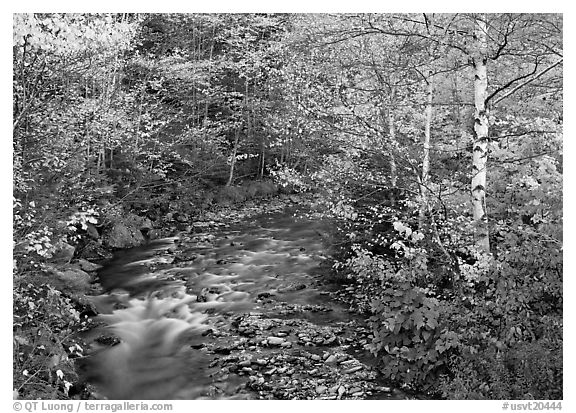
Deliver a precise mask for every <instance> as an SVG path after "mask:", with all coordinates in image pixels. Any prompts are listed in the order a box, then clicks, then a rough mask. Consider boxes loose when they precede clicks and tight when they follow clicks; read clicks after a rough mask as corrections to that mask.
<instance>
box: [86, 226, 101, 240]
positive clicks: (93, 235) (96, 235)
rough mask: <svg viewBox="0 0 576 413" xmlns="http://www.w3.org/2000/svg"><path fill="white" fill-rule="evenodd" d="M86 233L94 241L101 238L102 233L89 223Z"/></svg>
mask: <svg viewBox="0 0 576 413" xmlns="http://www.w3.org/2000/svg"><path fill="white" fill-rule="evenodd" d="M86 233H87V234H88V236H89V237H90V238H92V239H98V238H100V233H99V232H98V230H97V229H96V227H95V226H94V224H92V223H90V222H88V223H87V224H86Z"/></svg>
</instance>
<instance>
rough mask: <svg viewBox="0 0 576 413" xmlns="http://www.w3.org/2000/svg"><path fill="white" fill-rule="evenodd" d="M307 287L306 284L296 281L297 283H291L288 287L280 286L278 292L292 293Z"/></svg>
mask: <svg viewBox="0 0 576 413" xmlns="http://www.w3.org/2000/svg"><path fill="white" fill-rule="evenodd" d="M305 288H306V284H301V283H295V284H290V285H288V286H286V287H280V288H278V292H279V293H292V292H295V291H300V290H303V289H305Z"/></svg>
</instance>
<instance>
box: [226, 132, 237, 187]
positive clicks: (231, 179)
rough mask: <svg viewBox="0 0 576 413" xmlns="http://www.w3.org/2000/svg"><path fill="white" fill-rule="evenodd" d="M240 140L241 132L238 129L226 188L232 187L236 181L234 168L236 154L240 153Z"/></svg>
mask: <svg viewBox="0 0 576 413" xmlns="http://www.w3.org/2000/svg"><path fill="white" fill-rule="evenodd" d="M239 140H240V132H239V131H238V129H236V132H235V136H234V148H233V149H232V159H231V160H230V174H229V175H228V182H226V186H230V185H232V182H233V181H234V167H235V166H236V154H237V152H238V142H239Z"/></svg>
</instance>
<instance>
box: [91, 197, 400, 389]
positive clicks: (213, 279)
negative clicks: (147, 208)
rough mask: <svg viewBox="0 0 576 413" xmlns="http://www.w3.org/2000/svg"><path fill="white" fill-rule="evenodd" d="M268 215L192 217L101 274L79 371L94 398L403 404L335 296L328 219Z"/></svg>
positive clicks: (280, 207)
mask: <svg viewBox="0 0 576 413" xmlns="http://www.w3.org/2000/svg"><path fill="white" fill-rule="evenodd" d="M265 209H266V211H268V212H266V213H257V212H254V211H257V208H255V207H254V208H252V212H251V213H247V214H240V215H236V216H230V219H225V222H219V221H218V220H217V219H216V218H215V217H213V218H214V219H206V220H204V221H200V222H194V224H193V226H191V227H189V228H187V229H188V231H183V232H180V233H178V234H177V235H176V236H174V237H170V238H164V239H160V240H155V241H152V242H150V243H149V244H147V245H145V246H143V247H137V248H132V249H129V250H123V251H118V252H117V253H116V254H115V255H114V258H113V259H112V260H110V261H109V262H108V263H106V265H105V266H104V267H103V268H102V269H101V270H100V271H99V273H98V277H99V282H100V284H101V286H102V288H103V289H104V291H105V294H103V295H101V296H98V297H94V303H95V306H96V307H97V308H98V309H99V311H100V312H101V315H99V316H98V317H97V321H98V322H100V324H101V326H102V327H101V328H97V329H95V331H94V332H93V334H94V336H95V337H97V339H96V343H97V344H96V346H95V349H94V351H93V354H92V356H91V357H90V362H89V366H88V368H87V371H88V373H86V375H87V379H88V381H89V382H91V383H92V384H93V385H94V386H95V387H96V388H97V389H98V391H99V392H100V393H101V397H104V398H109V399H230V398H232V399H406V398H409V396H407V395H406V394H405V393H403V392H402V391H400V390H398V389H394V388H390V387H389V385H388V384H387V383H386V382H384V381H383V380H382V378H381V376H380V374H379V373H378V370H377V368H376V367H377V360H376V358H374V357H373V356H372V355H371V354H370V353H369V352H368V351H367V350H366V349H365V348H364V347H365V344H366V343H367V342H369V341H370V340H369V337H370V336H369V335H370V330H369V328H368V327H367V325H366V322H365V319H364V318H363V317H362V316H361V315H359V314H356V313H354V312H352V311H349V309H348V306H347V305H345V304H344V303H343V302H341V301H338V300H337V299H336V296H337V294H338V293H339V292H340V293H341V290H342V289H343V288H344V286H343V285H342V284H339V283H336V282H334V280H333V279H331V278H330V276H329V275H330V265H331V263H330V260H329V257H328V255H327V254H328V253H327V251H328V250H329V241H330V239H329V231H328V230H329V229H330V225H331V224H330V223H329V222H327V221H324V220H321V219H315V218H314V217H313V216H310V214H305V213H304V212H308V210H307V209H306V208H305V207H300V206H298V205H290V206H286V205H285V203H284V204H275V203H274V202H272V203H271V204H270V205H268V206H266V207H265ZM209 218H210V217H209ZM118 337H119V338H120V340H118Z"/></svg>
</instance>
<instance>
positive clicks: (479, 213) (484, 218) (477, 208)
mask: <svg viewBox="0 0 576 413" xmlns="http://www.w3.org/2000/svg"><path fill="white" fill-rule="evenodd" d="M487 32H488V26H487V24H486V21H485V20H482V19H480V18H478V19H476V28H475V32H474V40H475V45H474V47H475V49H474V51H473V55H472V65H473V67H474V107H475V112H474V143H473V149H472V188H471V190H472V220H473V225H474V239H475V243H476V245H477V246H478V247H479V248H480V249H481V250H482V251H484V252H489V251H490V241H489V236H488V214H487V211H486V168H487V165H488V129H489V122H488V108H487V107H486V98H487V97H488V71H487V65H488V57H487V54H486V51H487V35H488V33H487Z"/></svg>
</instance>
